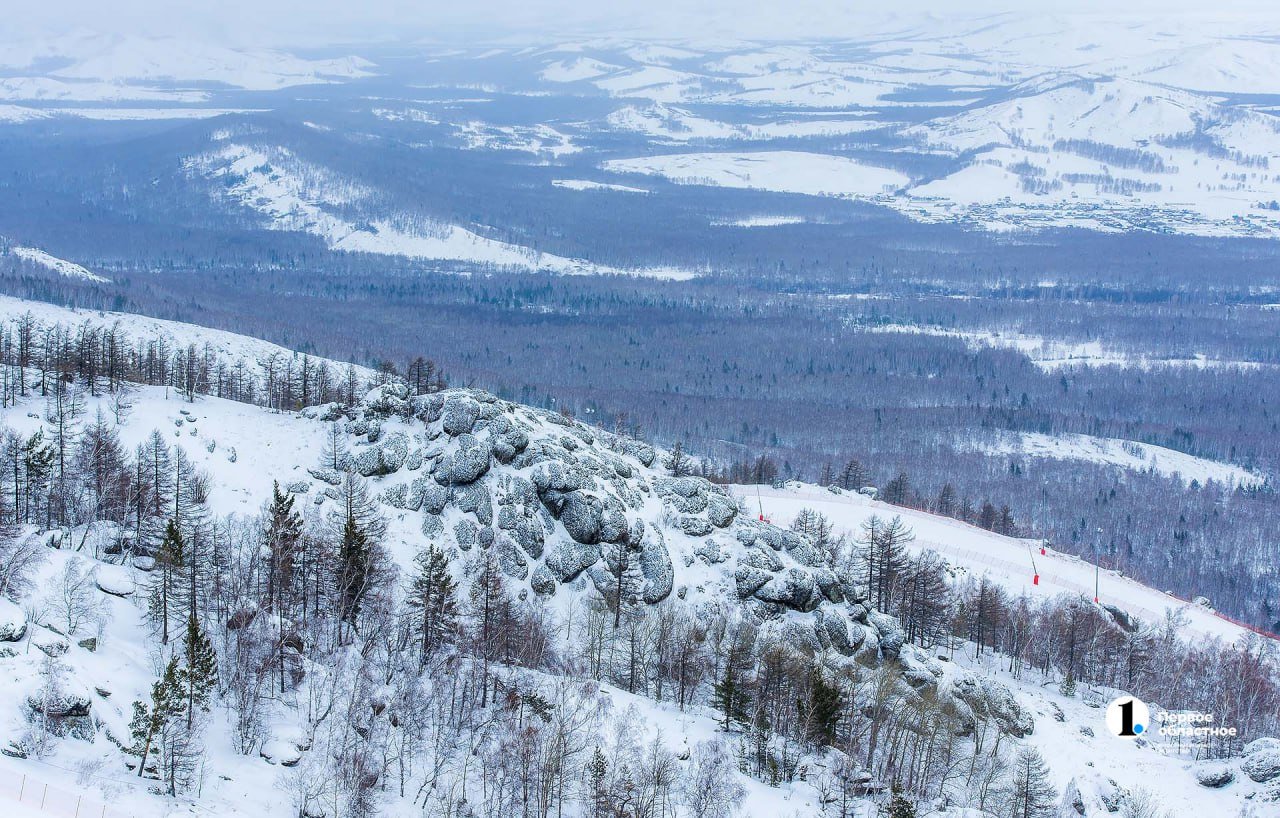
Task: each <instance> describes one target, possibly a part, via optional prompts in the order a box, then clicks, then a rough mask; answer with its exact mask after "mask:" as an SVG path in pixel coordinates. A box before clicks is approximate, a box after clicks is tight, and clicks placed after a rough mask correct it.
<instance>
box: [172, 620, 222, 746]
mask: <svg viewBox="0 0 1280 818" xmlns="http://www.w3.org/2000/svg"><path fill="white" fill-rule="evenodd" d="M182 652H183V658H184V660H185V665H184V666H183V668H182V670H181V671H180V673H179V679H180V680H181V682H182V685H183V687H184V688H185V694H186V695H185V698H186V707H187V729H191V728H192V727H193V726H194V724H195V712H196V709H197V708H200V709H204V710H208V708H209V694H210V693H211V692H212V691H213V689H214V688H215V687H217V684H218V655H217V653H216V652H215V651H214V649H213V641H212V640H210V639H209V636H208V635H207V634H206V633H205V632H204V629H202V628H201V627H200V623H199V622H197V621H196V618H195V617H194V616H189V617H188V618H187V632H186V636H185V637H184V638H183V642H182Z"/></svg>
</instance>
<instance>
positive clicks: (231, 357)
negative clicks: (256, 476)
mask: <svg viewBox="0 0 1280 818" xmlns="http://www.w3.org/2000/svg"><path fill="white" fill-rule="evenodd" d="M28 315H30V316H31V318H32V320H33V326H34V327H35V328H36V329H37V330H41V329H45V328H49V327H53V326H57V325H61V326H64V327H69V328H71V329H72V330H73V331H74V330H75V329H78V328H79V327H82V326H88V327H91V328H94V329H97V330H107V329H113V328H114V329H115V330H117V331H119V332H121V333H122V334H123V335H126V336H128V337H129V338H130V339H131V340H132V341H133V342H134V343H143V344H147V343H157V344H159V345H161V346H163V347H164V348H166V349H168V350H169V351H170V352H172V351H176V350H179V349H184V348H187V347H191V346H194V347H195V348H196V350H197V351H198V352H199V354H201V355H203V354H205V353H206V351H207V352H208V353H210V354H212V355H214V356H217V357H219V358H221V359H222V360H223V361H224V362H225V363H226V364H227V366H228V367H230V368H232V369H239V370H241V371H242V372H243V373H244V375H245V377H248V378H251V379H254V380H256V381H259V382H262V381H263V380H264V379H265V371H266V369H267V368H268V367H270V366H276V367H278V366H280V362H282V361H288V360H289V359H296V358H300V357H301V355H300V354H299V353H297V352H295V351H293V350H291V349H287V348H285V347H282V346H279V345H277V344H273V343H270V342H269V341H263V340H261V339H259V338H253V337H250V336H248V335H241V334H239V333H235V332H227V331H225V330H219V329H211V328H209V327H202V326H200V325H198V324H189V323H186V322H183V321H166V320H164V319H162V318H151V317H149V316H145V315H136V314H134V313H123V312H109V311H102V310H75V309H69V308H67V307H59V306H56V305H54V304H48V303H45V302H43V301H28V300H25V299H21V298H13V297H11V296H0V322H3V323H5V324H7V325H9V326H13V325H15V324H16V323H17V322H19V321H21V320H22V319H23V318H24V317H25V316H28ZM316 360H317V361H322V360H327V359H316ZM273 361H274V362H275V363H273ZM327 362H328V364H329V365H330V366H331V367H332V368H333V370H334V372H335V374H338V373H345V372H346V371H347V370H348V369H353V370H354V372H355V373H356V375H357V377H359V378H360V379H361V380H362V381H367V380H369V379H370V378H372V377H373V375H374V372H373V370H371V369H369V368H368V367H365V366H361V365H359V364H352V363H348V362H343V361H333V360H327Z"/></svg>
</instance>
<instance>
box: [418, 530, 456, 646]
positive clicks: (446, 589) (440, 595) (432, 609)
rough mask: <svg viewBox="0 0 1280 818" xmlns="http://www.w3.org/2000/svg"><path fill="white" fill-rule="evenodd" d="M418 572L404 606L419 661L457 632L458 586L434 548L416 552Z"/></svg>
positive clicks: (446, 563) (440, 555)
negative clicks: (410, 621)
mask: <svg viewBox="0 0 1280 818" xmlns="http://www.w3.org/2000/svg"><path fill="white" fill-rule="evenodd" d="M414 564H415V565H416V566H417V571H416V572H415V573H414V575H413V579H412V580H410V584H409V590H408V593H406V595H405V605H407V606H408V607H409V609H410V611H411V612H412V617H413V618H412V624H411V628H412V631H413V633H414V635H415V636H416V637H417V638H418V645H419V648H420V651H421V653H420V657H419V658H420V661H421V663H422V664H424V665H425V664H426V663H427V659H428V658H430V656H431V654H432V653H434V652H435V650H436V649H437V648H438V647H439V646H440V645H441V644H443V643H444V642H446V641H448V640H449V638H450V637H451V636H452V635H453V633H454V632H455V631H456V630H457V619H458V602H457V584H456V583H455V582H454V581H453V575H452V574H451V573H450V572H449V559H448V557H446V556H445V555H444V552H443V551H441V550H440V549H438V548H436V547H435V546H431V547H430V548H427V549H426V550H424V551H420V552H418V556H417V557H415V558H414Z"/></svg>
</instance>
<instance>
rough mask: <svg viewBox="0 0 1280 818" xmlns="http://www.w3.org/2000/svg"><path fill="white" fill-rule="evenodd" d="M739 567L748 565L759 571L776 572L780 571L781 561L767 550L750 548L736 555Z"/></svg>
mask: <svg viewBox="0 0 1280 818" xmlns="http://www.w3.org/2000/svg"><path fill="white" fill-rule="evenodd" d="M738 564H739V565H750V566H751V567H752V568H759V569H760V570H761V571H770V572H777V571H781V570H782V560H780V559H778V555H777V554H775V553H773V552H772V551H770V550H769V549H767V548H760V547H758V546H752V547H751V548H748V549H746V550H745V551H743V552H742V553H741V554H739V555H738Z"/></svg>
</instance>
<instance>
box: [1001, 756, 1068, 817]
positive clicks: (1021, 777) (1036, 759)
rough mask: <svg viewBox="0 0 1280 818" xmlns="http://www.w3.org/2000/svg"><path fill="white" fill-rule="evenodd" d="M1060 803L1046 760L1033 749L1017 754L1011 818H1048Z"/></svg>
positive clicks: (1011, 785) (1010, 796)
mask: <svg viewBox="0 0 1280 818" xmlns="http://www.w3.org/2000/svg"><path fill="white" fill-rule="evenodd" d="M1057 799H1058V792H1057V790H1055V789H1054V788H1053V784H1052V783H1050V781H1049V768H1048V767H1046V766H1045V763H1044V758H1042V757H1041V755H1040V753H1039V752H1038V751H1037V750H1036V749H1035V748H1034V747H1023V748H1022V749H1020V750H1018V754H1017V755H1016V756H1014V759H1013V780H1012V781H1011V782H1010V787H1009V816H1010V818H1049V816H1051V815H1053V808H1054V803H1055V802H1056V801H1057Z"/></svg>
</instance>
